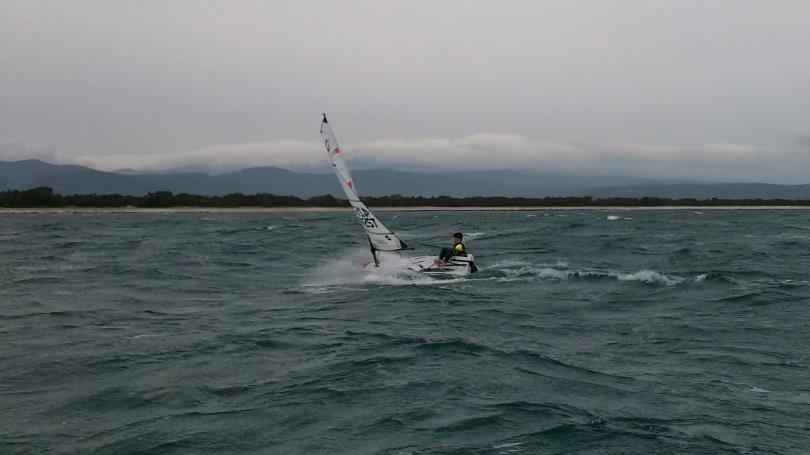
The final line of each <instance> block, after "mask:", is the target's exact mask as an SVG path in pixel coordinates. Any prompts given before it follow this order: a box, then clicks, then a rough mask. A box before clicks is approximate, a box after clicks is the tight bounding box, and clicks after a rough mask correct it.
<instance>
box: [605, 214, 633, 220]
mask: <svg viewBox="0 0 810 455" xmlns="http://www.w3.org/2000/svg"><path fill="white" fill-rule="evenodd" d="M605 219H606V220H608V221H617V220H632V218H630V217H627V216H616V215H608V216H607V217H605Z"/></svg>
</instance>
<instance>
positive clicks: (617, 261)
mask: <svg viewBox="0 0 810 455" xmlns="http://www.w3.org/2000/svg"><path fill="white" fill-rule="evenodd" d="M381 218H382V219H383V220H384V221H386V222H387V224H389V226H391V227H395V228H399V230H400V232H401V233H402V234H403V237H404V238H405V240H406V241H409V242H408V243H409V244H413V245H416V246H417V251H416V253H429V252H433V251H435V250H436V249H437V248H438V247H439V246H441V245H443V244H445V243H447V242H449V238H448V237H449V234H450V233H452V232H453V231H456V230H461V231H464V232H466V233H467V234H468V236H467V239H465V243H466V244H467V246H468V248H469V249H470V250H471V252H472V253H474V254H475V255H476V258H477V260H478V263H479V266H480V267H481V269H482V271H481V272H480V273H478V274H476V275H473V276H472V277H471V278H470V279H461V280H436V279H429V278H425V277H413V276H409V275H403V274H399V273H398V272H397V271H396V269H395V268H394V267H383V268H381V269H379V270H373V271H371V272H368V271H363V270H360V269H359V268H358V264H360V263H362V262H365V261H367V260H368V253H367V251H366V250H365V247H364V245H366V244H365V243H364V241H365V240H364V238H363V237H362V234H361V231H360V228H359V227H358V226H357V225H356V222H355V219H354V216H353V215H352V214H351V213H350V212H336V213H301V214H299V213H285V214H259V213H257V214H103V215H89V214H73V215H2V216H0V365H1V366H2V369H1V370H0V410H2V412H1V413H0V453H3V454H12V453H109V454H122V453H189V454H191V453H195V454H197V453H223V454H224V453H302V454H331V453H346V454H365V453H381V454H431V453H437V454H450V453H454V454H455V453H458V454H462V453H474V454H520V453H593V454H604V453H689V454H694V453H729V454H749V453H750V454H760V453H762V454H765V453H768V454H771V453H795V454H804V453H808V450H810V418H808V416H810V368H808V366H810V307H809V306H808V305H810V212H805V211H794V212H791V211H705V212H702V213H701V212H694V211H670V212H666V211H660V212H659V211H649V212H645V211H630V212H619V211H582V212H577V211H571V212H535V213H530V214H529V213H517V212H510V213H501V212H489V213H440V214H434V213H400V214H394V213H383V214H381ZM387 259H388V260H387V261H386V263H387V264H391V263H392V262H393V261H392V260H391V258H387Z"/></svg>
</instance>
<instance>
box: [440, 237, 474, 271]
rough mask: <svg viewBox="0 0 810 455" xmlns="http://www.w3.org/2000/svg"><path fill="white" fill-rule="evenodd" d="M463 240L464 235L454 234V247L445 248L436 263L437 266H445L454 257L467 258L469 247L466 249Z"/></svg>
mask: <svg viewBox="0 0 810 455" xmlns="http://www.w3.org/2000/svg"><path fill="white" fill-rule="evenodd" d="M463 238H464V235H463V234H462V233H461V232H456V233H455V234H453V246H452V247H444V248H442V249H441V251H439V258H438V259H436V261H435V262H436V264H437V265H444V264H445V263H446V262H448V261H450V259H452V257H453V256H466V255H467V247H465V246H464V242H462V239H463Z"/></svg>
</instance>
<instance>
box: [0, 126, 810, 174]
mask: <svg viewBox="0 0 810 455" xmlns="http://www.w3.org/2000/svg"><path fill="white" fill-rule="evenodd" d="M342 145H344V149H345V150H346V151H347V153H346V155H345V156H346V158H347V160H348V161H349V163H350V165H351V166H352V167H353V168H360V167H365V168H396V169H402V170H416V171H462V170H481V169H522V170H529V171H535V172H541V173H542V172H565V173H574V174H594V173H595V174H617V175H626V176H636V177H650V178H675V179H690V180H717V181H732V180H736V181H761V182H774V183H808V182H810V156H808V154H807V153H801V151H800V150H790V151H777V150H773V149H769V148H766V147H762V146H758V145H756V144H735V143H715V144H701V145H696V146H662V145H649V144H635V143H625V144H566V143H559V142H554V141H545V140H538V139H532V138H528V137H526V136H523V135H519V134H503V133H478V134H473V135H469V136H463V137H457V138H418V139H380V140H375V141H369V142H361V143H356V144H351V143H344V144H342ZM26 158H39V159H43V160H46V161H51V162H59V163H73V164H82V165H85V166H89V167H93V168H97V169H103V170H116V169H125V168H126V169H134V170H152V171H163V170H170V169H196V170H202V171H207V172H228V171H234V170H238V169H243V168H246V167H255V166H277V167H282V168H288V169H309V170H312V169H317V170H327V171H328V169H329V167H328V161H327V158H326V152H325V151H324V150H323V147H322V145H321V144H320V142H318V141H301V140H275V141H266V142H249V143H240V144H220V145H212V146H208V147H204V148H200V149H195V150H188V151H182V152H178V153H169V154H128V155H80V156H67V155H64V154H60V153H58V152H54V151H52V150H50V149H48V147H46V146H44V145H42V144H38V143H35V142H31V141H25V140H20V139H6V140H4V141H0V159H2V160H15V159H26Z"/></svg>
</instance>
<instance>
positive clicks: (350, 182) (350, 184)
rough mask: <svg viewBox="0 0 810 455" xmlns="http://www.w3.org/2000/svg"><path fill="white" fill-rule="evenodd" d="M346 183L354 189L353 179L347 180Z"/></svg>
mask: <svg viewBox="0 0 810 455" xmlns="http://www.w3.org/2000/svg"><path fill="white" fill-rule="evenodd" d="M346 185H349V188H351V189H354V185H353V184H352V181H351V180H349V181H347V182H346Z"/></svg>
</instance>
